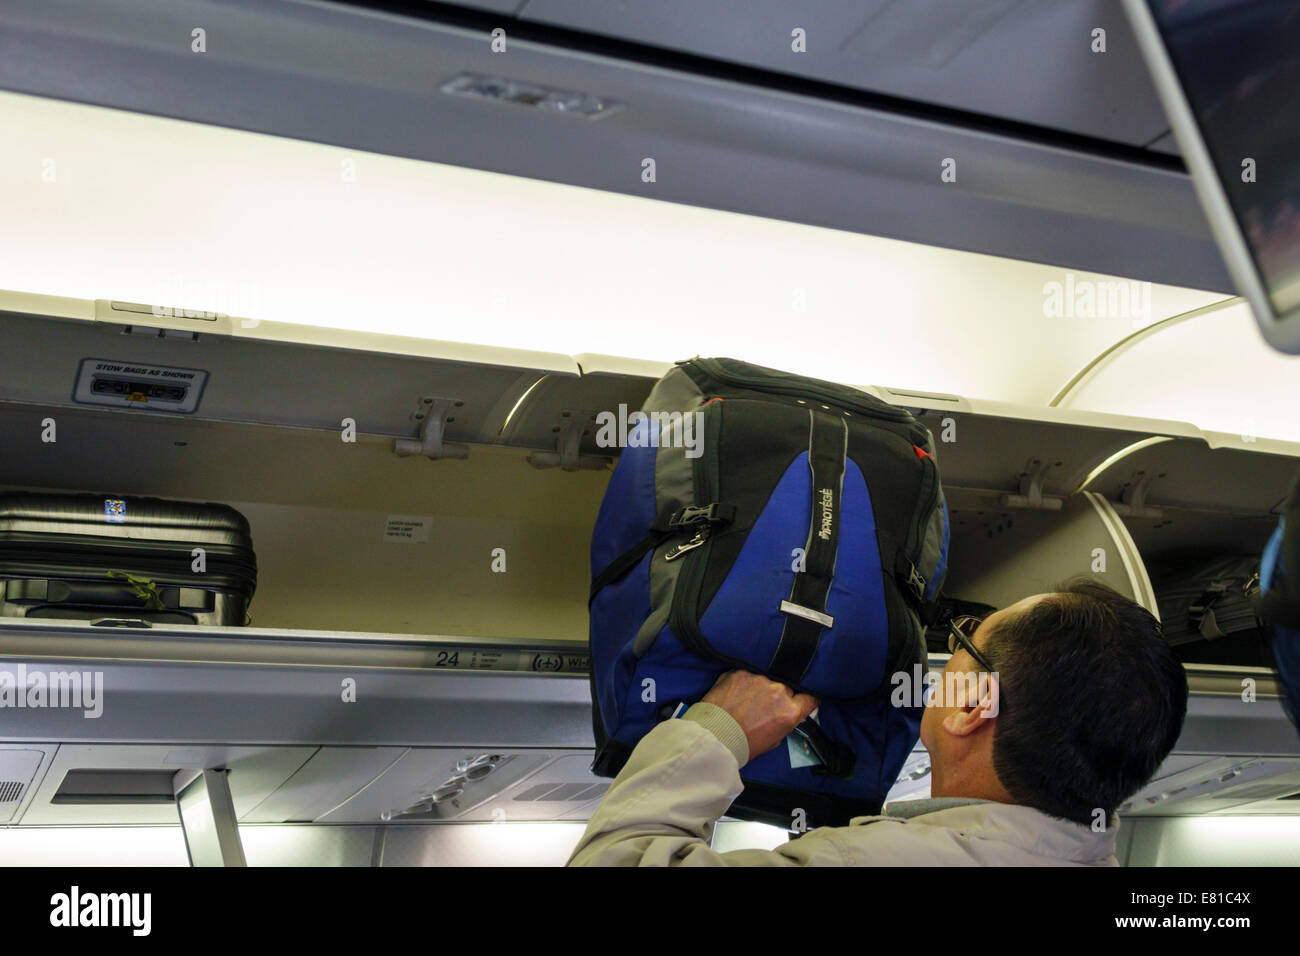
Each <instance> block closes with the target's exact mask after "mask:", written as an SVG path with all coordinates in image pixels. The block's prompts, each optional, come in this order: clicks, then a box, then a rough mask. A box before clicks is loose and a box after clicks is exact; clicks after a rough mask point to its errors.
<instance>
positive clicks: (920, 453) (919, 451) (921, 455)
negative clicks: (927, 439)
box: [912, 445, 933, 458]
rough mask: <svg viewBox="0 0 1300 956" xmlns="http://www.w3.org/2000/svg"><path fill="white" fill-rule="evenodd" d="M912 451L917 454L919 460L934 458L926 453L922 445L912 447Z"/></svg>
mask: <svg viewBox="0 0 1300 956" xmlns="http://www.w3.org/2000/svg"><path fill="white" fill-rule="evenodd" d="M912 450H913V451H914V452H916V457H917V458H932V457H933V456H932V455H931V454H930V453H929V452H928V451H926V450H925V449H924V448H922V447H921V446H920V445H913V446H912Z"/></svg>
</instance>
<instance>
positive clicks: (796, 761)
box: [785, 708, 823, 769]
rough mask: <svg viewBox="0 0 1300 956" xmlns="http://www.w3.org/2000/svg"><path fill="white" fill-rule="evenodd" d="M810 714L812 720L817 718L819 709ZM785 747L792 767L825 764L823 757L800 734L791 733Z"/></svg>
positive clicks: (786, 739)
mask: <svg viewBox="0 0 1300 956" xmlns="http://www.w3.org/2000/svg"><path fill="white" fill-rule="evenodd" d="M818 709H820V708H818ZM808 716H809V718H810V719H811V720H814V721H815V720H817V711H816V710H814V711H813V712H812V713H811V714H809V715H808ZM785 747H786V750H787V752H788V753H789V754H790V767H791V768H792V769H795V768H798V767H821V766H823V763H822V761H821V759H820V758H819V757H818V756H817V755H816V754H815V753H813V752H812V748H811V747H809V746H808V741H806V740H804V739H803V738H802V737H800V736H799V735H798V734H790V735H789V736H788V737H786V738H785Z"/></svg>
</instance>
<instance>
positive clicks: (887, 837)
mask: <svg viewBox="0 0 1300 956" xmlns="http://www.w3.org/2000/svg"><path fill="white" fill-rule="evenodd" d="M748 756H749V747H748V745H747V744H746V742H745V735H744V732H743V731H742V730H741V729H740V725H739V724H737V723H736V721H735V720H734V719H733V718H732V717H731V715H730V714H728V713H727V712H726V711H725V710H722V709H721V708H720V707H716V706H714V705H713V704H704V703H700V704H695V705H694V706H693V707H691V708H690V709H689V710H688V711H687V712H686V713H685V715H684V716H683V717H682V718H681V719H679V720H666V721H664V722H663V723H662V724H660V725H659V726H658V727H656V728H655V729H654V730H652V731H651V732H650V733H649V734H647V735H646V736H645V737H644V738H643V739H642V740H641V742H640V743H639V744H637V747H636V749H635V750H634V751H633V753H632V756H631V758H630V759H629V760H628V762H627V765H626V766H624V767H623V770H622V772H621V773H619V775H618V777H617V778H615V780H614V783H613V784H612V785H611V786H610V789H609V791H608V792H607V793H606V794H605V798H604V799H603V800H602V801H601V804H600V806H599V807H598V808H597V809H596V813H595V814H594V815H593V816H592V818H591V822H590V823H589V824H588V825H587V829H586V832H585V833H583V835H582V839H581V840H580V841H579V842H578V846H577V848H576V849H575V850H574V851H573V855H572V856H571V857H570V858H569V864H568V865H570V866H1115V865H1116V860H1115V832H1116V827H1117V826H1118V821H1117V820H1116V819H1115V818H1112V820H1111V821H1110V825H1109V826H1108V827H1107V828H1106V830H1104V831H1102V832H1094V831H1093V830H1092V829H1091V828H1090V827H1086V826H1083V825H1081V824H1078V823H1071V822H1070V821H1068V820H1061V819H1058V818H1056V817H1052V816H1048V815H1047V814H1045V813H1043V812H1041V811H1039V810H1035V809H1033V808H1032V807H1025V806H1017V805H1012V804H1005V803H993V802H991V801H916V804H918V805H917V806H913V807H908V804H907V803H895V804H891V805H889V806H887V807H885V810H886V811H887V814H886V815H883V816H876V817H855V818H854V819H853V820H851V821H850V823H849V826H846V827H820V828H818V829H815V830H809V831H808V832H806V833H803V834H800V835H799V836H797V837H796V838H794V839H792V840H790V842H789V843H787V844H785V845H784V846H782V847H779V848H777V849H775V850H734V851H732V852H730V853H718V852H717V851H715V850H713V849H712V848H711V847H710V846H709V839H710V838H711V837H712V835H713V826H714V823H715V821H716V820H717V819H718V817H720V816H722V815H723V814H724V813H725V812H726V811H727V808H728V807H729V806H730V805H731V802H732V800H734V799H735V798H736V796H738V795H739V794H740V792H741V790H742V789H743V785H742V784H741V782H740V772H739V771H740V767H741V766H742V765H743V763H744V761H745V760H747V759H748ZM958 802H960V803H961V804H962V805H959V806H952V805H951V804H953V803H958ZM945 804H948V806H947V807H946V808H944V809H936V810H933V811H932V812H921V813H915V811H916V810H923V811H924V810H929V809H930V808H931V807H935V806H938V807H943V806H944V805H945ZM909 810H910V811H912V813H911V814H909V813H908V811H909Z"/></svg>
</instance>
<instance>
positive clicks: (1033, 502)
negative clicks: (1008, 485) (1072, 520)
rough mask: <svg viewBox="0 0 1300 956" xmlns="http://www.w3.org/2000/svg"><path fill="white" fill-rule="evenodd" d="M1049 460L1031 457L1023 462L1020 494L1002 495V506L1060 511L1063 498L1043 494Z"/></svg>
mask: <svg viewBox="0 0 1300 956" xmlns="http://www.w3.org/2000/svg"><path fill="white" fill-rule="evenodd" d="M1052 466H1053V463H1052V462H1051V461H1045V460H1044V459H1041V458H1031V459H1029V461H1027V462H1026V463H1025V468H1024V471H1022V472H1021V473H1020V494H1018V495H1012V494H1005V495H1003V496H1002V499H1001V500H1002V506H1003V507H1004V508H1032V509H1035V510H1039V511H1060V510H1061V505H1062V504H1063V503H1064V501H1065V499H1063V498H1061V497H1059V496H1057V495H1045V494H1043V479H1044V478H1046V477H1047V472H1048V470H1049V469H1050V468H1052Z"/></svg>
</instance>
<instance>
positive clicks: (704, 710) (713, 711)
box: [681, 701, 749, 767]
mask: <svg viewBox="0 0 1300 956" xmlns="http://www.w3.org/2000/svg"><path fill="white" fill-rule="evenodd" d="M681 719H682V720H689V721H692V722H694V723H697V724H700V725H701V726H702V727H704V728H705V729H706V730H708V731H709V732H710V733H712V734H713V736H715V737H717V738H718V739H719V740H720V741H722V743H723V744H725V745H726V748H727V749H728V750H730V751H731V755H732V756H733V757H735V758H736V763H737V765H739V766H741V767H743V766H745V764H747V763H749V741H748V740H747V739H746V737H745V731H744V730H742V729H741V727H740V724H738V723H737V722H736V718H734V717H732V716H731V715H730V714H729V713H727V712H726V711H725V710H723V709H722V708H721V707H719V706H718V705H717V704H706V703H705V702H704V701H700V702H699V703H698V704H692V705H691V706H690V707H689V708H688V709H687V711H686V713H684V714H682V718H681Z"/></svg>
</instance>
